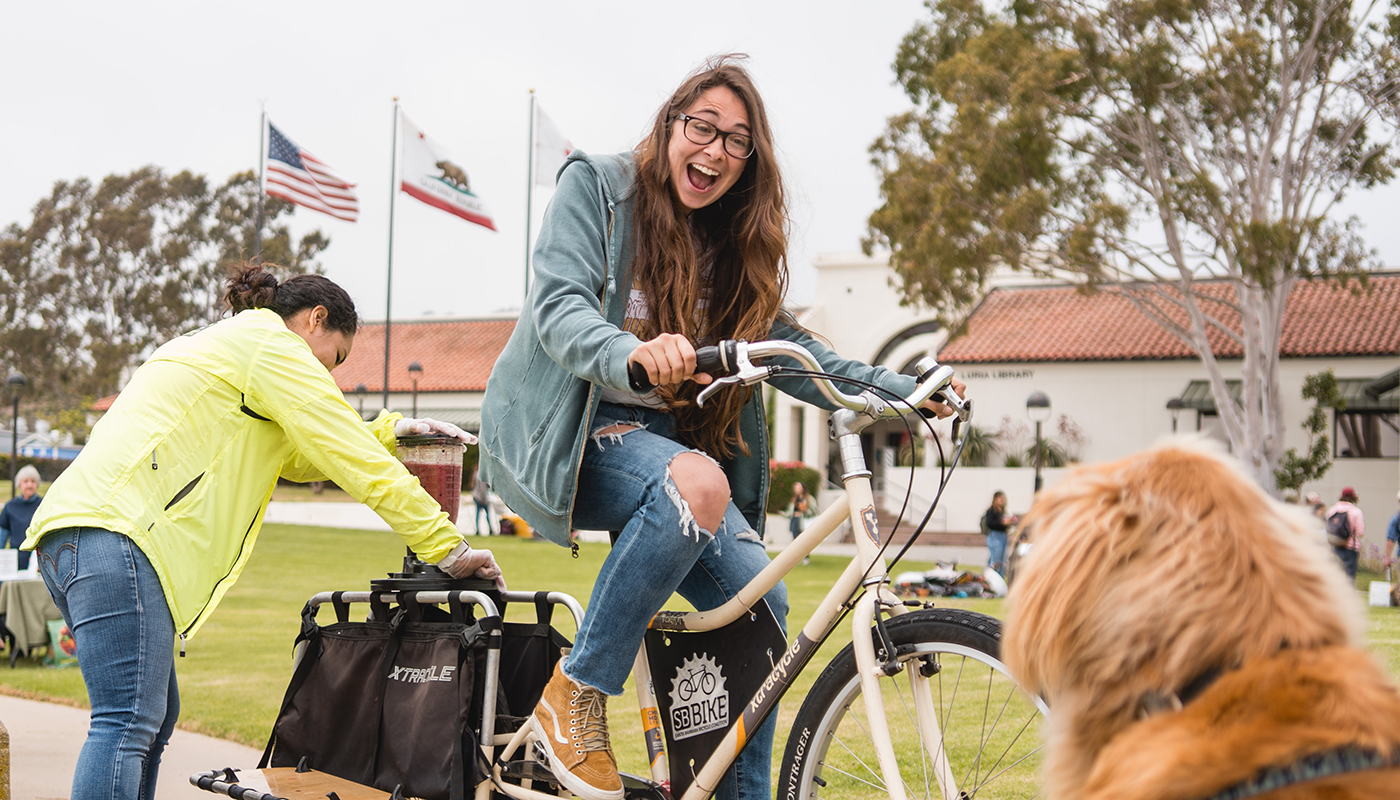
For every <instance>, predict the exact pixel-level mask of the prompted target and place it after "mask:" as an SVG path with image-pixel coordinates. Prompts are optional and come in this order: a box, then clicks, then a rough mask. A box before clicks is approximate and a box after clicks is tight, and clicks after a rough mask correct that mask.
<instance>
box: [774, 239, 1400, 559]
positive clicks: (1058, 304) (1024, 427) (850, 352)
mask: <svg viewBox="0 0 1400 800" xmlns="http://www.w3.org/2000/svg"><path fill="white" fill-rule="evenodd" d="M816 267H817V271H818V276H819V278H818V280H819V286H818V299H817V302H816V303H815V304H814V305H813V307H812V308H811V309H809V310H808V312H807V313H806V315H805V316H804V318H803V322H804V323H805V324H807V325H808V326H809V327H810V328H812V329H813V330H814V331H816V332H818V333H820V334H822V335H823V336H825V337H826V338H827V339H828V340H830V341H831V343H832V344H833V345H834V347H835V349H836V350H837V351H838V352H840V353H841V354H842V355H845V356H848V357H852V358H859V359H863V360H868V361H872V362H874V363H880V364H883V365H885V366H888V367H890V368H892V369H896V370H900V369H904V368H906V367H907V366H909V365H910V364H911V363H912V362H913V361H914V360H915V359H917V358H918V357H919V356H921V355H923V354H925V353H936V354H937V357H938V358H939V360H940V361H942V362H944V363H949V364H952V365H953V366H954V367H955V368H956V369H957V370H958V374H959V376H960V377H962V378H963V379H964V380H965V381H966V382H967V384H968V396H969V397H971V398H972V399H973V402H974V414H975V422H976V424H978V425H979V426H981V427H983V428H984V429H988V430H991V431H995V430H997V429H998V428H1006V429H1014V428H1017V427H1018V426H1019V427H1020V428H1021V431H1022V436H1023V437H1024V439H1023V443H1024V445H1026V446H1028V445H1029V444H1030V442H1031V441H1033V433H1032V425H1031V423H1030V420H1029V419H1028V417H1027V414H1026V400H1027V398H1028V397H1029V396H1030V395H1031V394H1032V393H1033V392H1036V391H1041V392H1044V393H1046V394H1047V395H1048V396H1049V397H1050V400H1051V406H1052V416H1051V419H1050V421H1049V422H1048V423H1046V425H1045V435H1046V437H1047V438H1050V439H1052V440H1053V439H1054V438H1055V437H1056V436H1057V435H1058V433H1059V431H1058V426H1059V422H1060V420H1061V418H1062V417H1064V418H1067V419H1068V420H1069V421H1070V422H1071V423H1073V425H1075V426H1077V427H1078V428H1079V429H1080V430H1081V431H1082V433H1083V441H1082V443H1081V444H1080V446H1079V448H1078V449H1079V454H1078V455H1079V457H1080V459H1081V460H1083V461H1086V462H1088V461H1103V460H1111V459H1115V458H1121V457H1123V456H1126V455H1128V454H1130V453H1133V452H1137V451H1139V450H1142V449H1143V448H1145V447H1147V446H1149V445H1151V444H1152V443H1153V442H1155V441H1157V440H1158V439H1159V438H1161V437H1163V436H1167V435H1170V434H1171V433H1172V430H1173V426H1174V425H1175V427H1176V428H1177V430H1179V431H1181V432H1195V431H1200V432H1201V433H1203V434H1204V435H1207V436H1213V437H1215V438H1218V439H1221V440H1222V441H1223V440H1224V437H1223V436H1222V435H1221V433H1220V431H1219V427H1218V419H1217V418H1216V417H1215V413H1214V412H1215V406H1214V401H1213V400H1212V399H1211V397H1210V393H1209V390H1208V388H1206V387H1205V384H1204V381H1205V378H1206V374H1205V370H1204V367H1203V366H1202V365H1201V364H1200V362H1199V360H1198V359H1197V358H1196V356H1195V354H1194V353H1193V352H1192V351H1190V350H1189V349H1188V348H1186V347H1185V346H1184V345H1182V344H1181V343H1180V342H1179V341H1177V340H1176V339H1175V338H1173V337H1171V336H1170V335H1169V334H1167V333H1166V332H1165V331H1163V330H1162V329H1160V328H1159V327H1157V326H1156V325H1155V324H1153V323H1152V322H1151V321H1149V320H1147V319H1146V318H1145V317H1143V316H1142V315H1141V313H1139V312H1138V311H1137V310H1136V309H1134V308H1133V307H1132V306H1131V305H1130V304H1129V303H1128V302H1127V301H1126V300H1125V299H1123V298H1122V297H1119V296H1117V295H1115V294H1112V293H1098V294H1095V295H1083V294H1080V293H1078V292H1077V291H1076V290H1075V288H1074V287H1072V286H1069V285H1065V284H1054V283H1048V282H1035V281H1032V280H1030V279H1028V278H1026V277H1024V276H1014V275H1013V276H1001V277H999V278H998V279H997V280H996V281H995V282H994V284H993V286H992V287H991V290H990V291H989V293H988V295H987V296H986V297H985V298H984V299H983V301H982V302H981V303H980V304H979V305H978V307H977V308H976V309H975V310H974V311H973V312H972V314H971V315H970V316H969V318H968V319H967V320H966V324H965V325H964V326H963V329H962V331H961V332H960V335H959V336H958V337H956V338H955V339H954V340H953V341H951V342H948V341H947V337H946V332H945V331H942V330H940V329H939V328H938V326H937V325H936V323H934V322H933V315H932V314H931V313H929V312H927V311H923V310H919V309H915V308H909V307H902V306H900V305H899V298H898V294H897V293H896V291H895V290H894V289H893V288H892V287H891V286H890V278H891V276H892V273H891V272H890V270H889V269H888V267H887V264H886V262H885V260H884V259H883V258H869V257H865V256H862V255H858V254H855V255H829V256H823V257H821V258H819V259H818V260H817V262H816ZM1353 286H1354V284H1353ZM1370 286H1371V288H1370V291H1369V292H1368V293H1364V294H1360V295H1356V294H1353V293H1352V291H1351V290H1350V289H1345V288H1340V287H1338V286H1336V285H1335V284H1334V283H1331V282H1316V283H1302V284H1299V286H1298V287H1297V288H1296V289H1295V290H1294V295H1293V296H1292V297H1291V298H1290V306H1289V312H1288V315H1287V318H1286V319H1285V323H1284V336H1283V342H1282V353H1283V359H1282V362H1281V369H1280V380H1281V383H1282V385H1283V397H1284V410H1285V415H1286V418H1287V422H1286V426H1285V431H1286V433H1285V435H1286V437H1287V438H1286V445H1287V446H1290V447H1297V448H1298V449H1299V450H1300V451H1301V450H1304V449H1306V447H1307V435H1306V433H1305V432H1304V431H1303V429H1302V428H1301V422H1302V420H1303V418H1304V417H1305V416H1306V414H1307V413H1308V411H1309V409H1310V407H1311V403H1310V401H1308V402H1305V401H1304V400H1303V399H1302V397H1301V388H1302V383H1303V379H1304V377H1305V376H1306V375H1308V374H1312V373H1317V372H1320V371H1323V370H1326V369H1328V368H1329V367H1330V368H1332V369H1333V370H1334V371H1335V374H1336V376H1337V378H1338V379H1339V382H1340V384H1341V386H1340V388H1341V389H1342V392H1343V395H1344V396H1345V397H1346V398H1347V399H1348V401H1349V406H1348V409H1347V412H1346V413H1342V414H1329V417H1330V418H1331V427H1330V431H1329V436H1331V438H1332V441H1333V443H1334V445H1333V446H1334V450H1333V453H1334V462H1333V466H1332V468H1331V470H1330V471H1329V472H1328V473H1327V475H1326V476H1325V477H1324V478H1323V479H1322V480H1320V481H1318V482H1316V483H1315V484H1310V485H1308V486H1307V487H1305V491H1316V492H1318V493H1319V494H1320V495H1321V496H1322V497H1323V499H1324V500H1326V501H1327V502H1329V503H1330V502H1332V501H1335V500H1336V499H1337V496H1338V494H1339V492H1340V490H1341V487H1343V486H1353V487H1355V488H1356V490H1357V492H1358V494H1359V495H1360V497H1361V504H1360V505H1361V508H1362V510H1363V511H1364V512H1365V514H1366V519H1367V538H1368V540H1369V541H1371V542H1372V543H1373V544H1376V545H1378V546H1383V544H1384V541H1383V540H1384V535H1385V525H1386V523H1387V522H1388V521H1389V519H1390V517H1391V515H1393V514H1394V513H1395V511H1396V492H1397V489H1400V458H1397V456H1400V434H1397V428H1396V426H1397V421H1400V390H1397V389H1396V383H1397V376H1400V274H1397V273H1383V274H1377V275H1374V276H1373V277H1372V280H1371V282H1370ZM1217 287H1218V289H1219V290H1221V291H1223V290H1225V288H1226V287H1225V286H1224V285H1223V284H1217ZM1208 290H1211V291H1214V290H1215V289H1208ZM1217 353H1219V354H1221V355H1222V367H1223V369H1224V371H1225V373H1226V375H1227V377H1237V376H1238V371H1239V365H1240V362H1239V359H1238V356H1237V355H1236V353H1237V350H1231V345H1230V344H1229V343H1227V342H1225V341H1224V337H1221V341H1220V342H1218V343H1217ZM1231 356H1233V357H1231ZM1173 399H1175V400H1178V401H1179V402H1180V404H1181V406H1182V408H1181V409H1180V410H1178V411H1177V412H1176V413H1175V415H1174V414H1173V412H1172V411H1171V410H1169V408H1168V401H1170V400H1173ZM775 405H776V420H775V436H774V455H775V457H776V458H779V459H783V460H801V461H804V462H806V463H808V464H812V465H814V466H817V467H819V468H823V469H824V468H825V467H826V464H827V452H828V450H827V447H826V444H827V439H826V424H825V413H824V412H820V411H818V410H816V409H813V408H810V407H804V406H802V405H801V404H797V403H794V402H792V401H790V400H789V399H788V398H786V397H785V396H783V395H779V396H778V399H777V401H776V404H775ZM1174 416H1175V420H1174ZM1004 423H1005V424H1004ZM946 427H947V426H946V424H944V425H943V428H944V429H945V430H946ZM904 436H905V434H904V428H903V426H902V425H898V424H897V423H894V424H892V423H884V424H882V425H881V426H879V427H878V428H874V429H872V430H871V431H870V432H869V433H868V434H867V435H866V437H865V438H866V444H867V447H866V450H867V458H869V459H870V460H871V463H872V464H873V465H874V466H873V469H874V470H875V472H876V475H877V478H879V479H880V480H881V482H882V484H883V485H884V487H885V488H886V490H887V493H888V494H889V495H891V496H895V495H899V496H902V494H903V492H902V487H903V486H906V485H907V484H908V475H909V471H908V470H907V469H893V468H892V466H893V463H894V455H895V452H896V450H897V448H898V447H899V446H900V443H901V440H903V439H904ZM930 455H932V454H931V451H930ZM930 461H931V463H936V462H935V461H932V459H930ZM993 463H1000V462H999V461H994V462H993ZM1044 474H1045V479H1046V481H1047V484H1048V483H1052V482H1053V481H1055V480H1057V479H1058V477H1059V476H1060V474H1062V470H1046V471H1045V473H1044ZM1032 476H1033V470H1031V469H1030V468H1028V467H1022V468H1006V467H1001V466H995V467H988V468H968V467H962V468H959V470H958V472H957V473H956V475H955V477H954V479H953V482H952V483H951V484H950V488H949V491H948V493H947V494H946V495H945V496H944V498H943V500H942V502H941V503H940V510H939V511H938V512H936V513H935V516H934V517H933V520H932V524H933V526H934V527H935V528H936V529H941V530H948V531H974V530H976V529H977V520H978V516H979V515H980V514H981V512H982V511H984V510H985V508H986V506H987V504H988V502H989V501H990V499H991V494H992V492H993V491H995V490H997V489H1001V490H1004V491H1006V492H1007V495H1008V498H1009V501H1010V507H1011V508H1012V510H1015V511H1023V510H1025V509H1026V508H1028V507H1029V505H1030V502H1031V495H1032V488H1033V487H1032V484H1033V477H1032ZM937 486H938V471H937V469H935V468H930V467H926V468H920V469H916V470H915V477H914V492H915V499H914V503H913V505H914V507H915V509H917V510H919V511H922V510H923V508H926V507H927V501H928V500H929V499H931V498H932V497H934V495H935V494H936V493H937ZM921 504H922V507H921Z"/></svg>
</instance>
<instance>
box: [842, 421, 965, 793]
mask: <svg viewBox="0 0 1400 800" xmlns="http://www.w3.org/2000/svg"><path fill="white" fill-rule="evenodd" d="M870 421H872V420H870V419H868V418H866V417H865V415H863V414H860V413H857V412H853V411H844V410H843V411H837V412H835V413H833V414H832V416H831V419H830V425H831V435H832V438H833V439H835V440H836V443H837V447H838V448H839V452H840V455H841V465H842V469H843V470H844V472H843V474H842V476H841V479H842V482H843V483H844V484H845V487H846V501H847V503H848V506H849V513H850V518H851V520H852V521H853V522H854V521H855V520H859V521H860V524H861V529H860V530H857V531H855V540H856V551H857V553H858V554H859V561H860V564H861V566H862V567H863V568H864V570H865V579H864V581H863V582H862V585H863V586H864V587H865V589H866V592H865V594H864V595H863V596H862V597H861V598H860V599H859V600H858V601H857V602H856V604H855V607H854V609H853V612H854V613H852V614H851V642H852V647H853V649H854V651H855V657H856V668H857V670H858V672H859V674H860V682H861V696H862V697H864V698H865V707H866V715H867V720H868V722H869V724H870V731H869V733H870V737H871V740H872V743H873V744H874V746H875V754H876V758H877V760H878V762H879V765H880V773H881V775H882V777H883V778H884V781H885V788H886V791H888V792H889V795H890V798H891V800H907V798H908V795H907V793H906V791H905V785H904V779H903V776H902V775H901V773H900V770H899V762H898V759H897V758H896V756H895V752H894V742H893V740H892V738H891V736H890V728H889V720H888V719H887V718H886V715H885V704H884V699H883V696H882V689H881V686H880V682H881V678H886V677H892V676H893V675H895V674H896V673H897V672H898V671H899V670H900V669H902V667H901V666H900V665H899V664H898V663H897V659H898V655H899V654H898V653H896V652H894V651H893V647H892V645H891V644H890V640H889V637H887V636H884V635H883V634H882V635H881V636H880V639H881V640H882V642H884V644H883V649H884V653H883V655H884V657H883V659H881V658H880V656H879V654H877V653H876V651H875V636H872V635H871V633H872V630H874V629H878V628H879V627H880V626H881V623H880V613H881V612H882V611H884V610H888V611H889V613H890V615H891V616H898V615H900V614H903V613H906V611H907V609H906V608H905V607H904V604H903V603H902V602H900V600H899V599H898V598H897V597H895V596H894V595H893V593H892V592H890V590H889V574H888V569H887V567H886V565H885V559H884V557H883V555H881V553H880V541H881V540H880V529H879V519H878V517H877V515H876V513H875V497H874V494H873V492H872V491H871V486H870V470H869V469H868V468H867V467H866V464H865V453H864V451H863V450H862V449H861V445H860V431H861V429H863V428H864V427H865V426H866V425H868V424H869V422H870ZM905 671H906V672H907V673H908V675H909V688H910V694H911V696H912V698H913V701H914V709H913V710H914V718H915V720H916V722H917V725H918V727H919V732H920V734H921V738H922V740H923V741H924V742H925V747H926V749H927V751H928V752H927V756H928V759H929V763H930V764H931V765H932V767H933V772H934V776H935V778H936V779H937V781H938V786H939V789H940V791H941V792H942V795H943V799H944V800H958V798H959V797H960V794H959V792H958V787H957V779H956V777H955V776H954V775H953V771H952V768H951V766H950V765H949V763H948V756H947V752H946V751H945V750H944V747H943V737H942V735H941V733H940V726H939V723H938V714H937V710H936V708H935V706H934V702H933V690H932V689H931V688H930V686H929V680H928V678H927V677H926V676H924V675H923V674H922V671H921V670H920V669H918V668H914V669H906V670H905Z"/></svg>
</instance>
